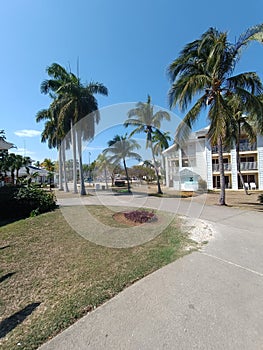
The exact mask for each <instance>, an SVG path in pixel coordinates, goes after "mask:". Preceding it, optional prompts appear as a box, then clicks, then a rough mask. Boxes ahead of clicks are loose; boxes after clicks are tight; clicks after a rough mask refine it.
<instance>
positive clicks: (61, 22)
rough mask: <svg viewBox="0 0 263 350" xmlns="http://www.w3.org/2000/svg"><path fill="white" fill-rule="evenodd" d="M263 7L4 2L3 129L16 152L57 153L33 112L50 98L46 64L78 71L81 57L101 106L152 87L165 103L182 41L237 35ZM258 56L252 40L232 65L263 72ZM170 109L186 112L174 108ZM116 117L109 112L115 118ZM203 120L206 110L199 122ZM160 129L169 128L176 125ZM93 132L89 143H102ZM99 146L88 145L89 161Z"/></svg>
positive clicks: (258, 3) (141, 97)
mask: <svg viewBox="0 0 263 350" xmlns="http://www.w3.org/2000/svg"><path fill="white" fill-rule="evenodd" d="M217 4H218V6H217ZM262 13H263V2H262V0H251V1H250V2H249V3H248V2H246V1H237V0H233V1H229V0H228V1H226V0H222V1H220V2H218V3H211V1H208V0H200V1H193V0H190V1H180V2H179V1H174V0H162V1H161V0H156V1H150V0H140V1H138V0H133V1H124V0H112V1H109V0H96V1H94V0H92V1H91V0H74V1H71V0H38V1H36V0H23V1H21V0H12V1H5V2H2V3H1V21H0V33H1V55H0V67H1V103H0V129H4V130H5V132H6V136H7V139H8V141H10V142H13V143H14V144H15V145H16V146H17V152H20V153H21V154H23V155H24V154H25V155H27V156H31V158H32V159H34V160H40V161H42V160H43V159H44V158H45V157H50V158H52V159H54V160H55V159H56V158H57V155H56V152H55V151H50V150H49V149H48V147H47V145H46V144H41V142H40V136H39V133H40V132H41V131H42V128H43V124H37V123H36V122H35V116H36V113H37V112H38V111H39V110H40V109H42V108H47V107H48V106H49V103H50V100H49V98H48V97H47V96H44V95H41V93H40V83H41V82H42V81H43V80H44V79H46V78H47V75H46V72H45V69H46V67H47V66H48V65H50V64H52V63H53V62H57V63H59V64H61V65H63V66H65V67H67V68H69V67H70V68H71V70H72V71H73V72H75V73H76V67H77V59H78V58H79V67H80V69H79V74H80V77H81V79H82V81H83V82H90V81H91V80H93V81H99V82H102V83H103V84H105V85H106V86H107V87H108V89H109V96H108V97H98V101H99V106H100V107H101V108H102V107H105V108H106V107H107V106H112V105H116V104H121V103H127V102H138V101H145V100H146V99H147V94H150V95H151V97H152V101H153V103H154V104H155V105H158V106H160V107H161V108H164V109H168V103H167V92H168V89H169V81H168V79H167V75H166V69H167V67H168V65H169V64H170V63H171V62H172V60H173V59H174V58H176V57H177V55H178V53H179V51H180V50H181V49H182V48H183V46H184V45H185V44H186V43H188V42H190V41H192V40H195V39H197V38H198V37H200V35H201V34H202V33H203V32H205V31H206V30H207V29H208V28H209V27H216V28H217V29H219V30H222V31H228V32H229V39H230V41H232V42H234V41H235V40H236V39H237V38H238V36H239V35H240V34H241V33H243V32H244V31H245V30H246V29H247V28H248V27H250V26H253V25H255V24H259V23H261V22H262ZM262 56H263V47H262V45H260V44H258V43H253V44H252V45H250V46H249V47H248V48H247V49H246V50H245V51H244V52H243V55H242V58H241V61H240V63H239V65H238V66H237V70H236V72H242V71H256V72H257V73H258V74H259V76H260V77H261V78H263V64H262ZM172 112H173V113H174V114H176V115H178V116H179V117H181V118H183V114H182V113H180V112H179V111H177V110H173V111H172ZM124 119H126V116H123V120H124ZM120 122H121V121H120V119H119V117H118V118H117V120H115V118H114V117H112V121H111V123H112V125H116V124H118V123H120ZM102 123H103V120H102ZM107 123H108V121H107ZM107 123H106V124H107ZM108 125H109V124H108ZM205 125H206V120H205V115H204V116H203V117H202V118H201V119H200V122H199V123H198V125H196V128H199V127H203V126H205ZM164 129H165V130H169V131H170V132H171V134H172V135H173V134H174V131H175V130H174V129H175V124H174V123H173V122H172V123H171V124H170V125H165V127H164ZM98 130H99V129H98ZM98 130H97V133H99V131H98ZM112 133H113V136H114V134H115V130H114V128H113V131H112ZM96 139H97V138H96V137H95V141H94V143H93V146H92V147H93V148H95V147H98V148H99V147H100V146H101V147H103V145H100V144H99V143H100V142H101V141H98V142H97V144H96ZM100 139H101V138H100ZM97 140H99V138H98V139H97ZM103 140H104V141H105V138H103ZM97 153H98V152H95V151H94V150H93V151H92V150H91V160H93V158H96V156H97Z"/></svg>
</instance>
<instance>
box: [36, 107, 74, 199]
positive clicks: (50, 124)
mask: <svg viewBox="0 0 263 350" xmlns="http://www.w3.org/2000/svg"><path fill="white" fill-rule="evenodd" d="M57 114H58V113H56V109H55V105H51V107H50V108H49V109H42V110H40V111H39V112H38V113H37V115H36V122H37V123H39V122H41V121H45V126H44V130H43V132H42V134H41V142H48V147H49V148H57V149H58V164H59V188H58V189H59V191H62V190H63V182H62V177H63V178H64V191H65V192H69V189H68V184H67V177H66V168H65V148H66V140H64V136H65V133H66V131H67V128H66V126H62V125H58V116H57ZM62 174H63V176H62Z"/></svg>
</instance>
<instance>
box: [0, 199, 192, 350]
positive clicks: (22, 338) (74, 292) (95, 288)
mask: <svg viewBox="0 0 263 350" xmlns="http://www.w3.org/2000/svg"><path fill="white" fill-rule="evenodd" d="M89 210H91V211H93V213H94V215H97V216H98V217H100V220H102V221H103V220H104V221H105V223H107V225H117V227H121V225H124V224H119V223H118V222H116V220H114V218H113V214H114V212H113V211H111V210H110V209H109V208H105V207H100V206H93V207H89ZM0 230H1V233H0V238H1V241H0V253H1V269H0V283H1V290H0V311H1V319H0V321H1V327H0V333H1V348H2V349H3V350H4V349H6V350H7V349H8V350H12V349H17V348H19V349H27V350H30V349H36V348H38V347H39V346H40V345H41V344H42V343H43V342H45V341H47V340H48V339H49V338H50V337H53V336H54V335H55V334H57V333H59V332H60V331H62V330H63V329H65V328H66V327H68V326H69V325H70V324H72V323H73V322H75V321H76V320H77V319H79V318H80V317H81V316H83V315H84V314H86V313H87V312H89V311H91V310H93V309H94V308H95V307H97V306H98V305H100V304H102V303H103V302H104V301H106V300H108V299H109V298H111V297H112V296H114V295H116V294H117V293H118V292H120V291H121V290H122V289H124V288H125V287H126V286H128V285H130V284H131V283H133V282H134V281H136V280H138V279H140V278H142V277H143V276H145V275H147V274H149V273H151V272H153V271H155V270H156V269H158V268H160V267H162V266H164V265H166V264H168V263H170V262H171V261H174V260H175V259H177V258H179V257H181V256H182V255H184V254H186V249H185V248H186V246H188V244H189V243H190V241H189V238H188V236H187V235H186V234H184V233H182V232H181V231H180V229H179V223H178V222H177V221H175V220H174V221H173V222H172V223H171V224H170V225H169V226H168V227H167V228H166V229H165V231H164V232H162V234H160V235H159V236H158V237H156V238H155V239H154V240H152V241H150V242H148V243H145V244H143V245H141V246H137V247H133V248H126V249H113V248H107V247H103V246H98V245H96V244H93V243H91V242H89V241H87V240H85V239H84V238H82V237H81V236H79V235H78V234H76V233H75V232H74V231H73V230H72V229H71V228H70V226H69V225H68V224H67V223H66V222H65V219H64V217H63V216H62V215H61V213H60V210H56V211H55V212H52V213H47V214H43V215H40V216H38V217H35V218H29V219H26V220H21V221H17V222H15V223H12V224H9V225H6V226H3V227H1V228H0ZM191 244H192V242H191Z"/></svg>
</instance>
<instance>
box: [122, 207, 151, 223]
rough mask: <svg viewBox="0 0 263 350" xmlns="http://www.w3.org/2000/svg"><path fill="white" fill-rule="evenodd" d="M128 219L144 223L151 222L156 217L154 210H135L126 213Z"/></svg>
mask: <svg viewBox="0 0 263 350" xmlns="http://www.w3.org/2000/svg"><path fill="white" fill-rule="evenodd" d="M124 216H125V218H126V219H128V220H131V221H133V222H138V223H140V224H143V223H145V222H150V221H153V220H155V219H156V216H155V214H154V212H150V211H147V210H133V211H129V212H127V213H124Z"/></svg>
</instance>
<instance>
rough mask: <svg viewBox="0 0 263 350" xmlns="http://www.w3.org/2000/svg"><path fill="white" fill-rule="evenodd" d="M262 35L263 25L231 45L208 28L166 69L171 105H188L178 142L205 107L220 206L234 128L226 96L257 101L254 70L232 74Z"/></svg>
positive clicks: (259, 87)
mask: <svg viewBox="0 0 263 350" xmlns="http://www.w3.org/2000/svg"><path fill="white" fill-rule="evenodd" d="M262 35H263V24H261V25H258V26H255V27H252V28H250V29H248V30H247V31H246V32H245V33H244V34H242V35H241V36H240V38H239V40H238V41H237V42H236V43H235V44H232V43H230V42H229V41H228V40H227V33H225V32H219V31H218V30H217V29H215V28H210V29H208V30H207V31H206V32H205V33H204V34H203V35H202V36H201V38H200V39H198V40H195V41H193V42H191V43H189V44H187V45H186V46H185V47H184V49H183V50H182V51H181V53H180V55H179V57H178V58H177V59H175V60H174V61H173V62H172V63H171V64H170V66H169V68H168V75H169V78H170V81H171V87H170V90H169V105H170V108H172V107H175V106H177V105H178V106H179V108H180V109H181V110H182V111H185V110H186V109H187V108H188V106H189V105H191V109H190V110H189V111H188V112H187V113H186V115H185V117H184V119H183V122H182V123H181V124H180V126H179V128H178V129H177V133H176V138H177V140H179V142H182V141H183V140H185V139H186V138H187V137H188V135H189V130H190V129H191V128H192V125H193V124H194V123H195V122H196V120H197V119H198V116H199V115H200V113H201V111H202V110H205V109H206V108H208V119H209V121H210V128H209V131H208V138H209V140H210V141H211V143H212V144H217V146H218V154H219V171H220V187H221V192H220V198H219V204H220V205H225V176H224V167H223V143H224V140H225V139H227V138H228V137H229V134H230V133H231V132H232V131H233V130H234V129H235V127H236V125H235V123H234V122H233V118H232V110H231V107H230V106H229V105H228V104H227V102H226V97H227V96H228V95H230V94H236V95H238V96H240V97H241V98H242V97H245V98H246V99H247V100H249V101H250V104H253V103H255V104H258V99H257V98H256V97H255V95H257V94H259V93H260V92H261V90H262V85H261V82H260V79H259V77H258V75H257V74H256V73H254V72H247V73H241V74H238V75H232V73H233V71H234V68H235V66H236V63H237V62H238V59H239V57H240V54H241V50H242V48H244V47H245V46H247V45H248V44H249V42H250V41H252V40H262ZM194 98H195V99H196V100H195V101H193V99H194ZM192 102H194V103H193V105H192Z"/></svg>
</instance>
